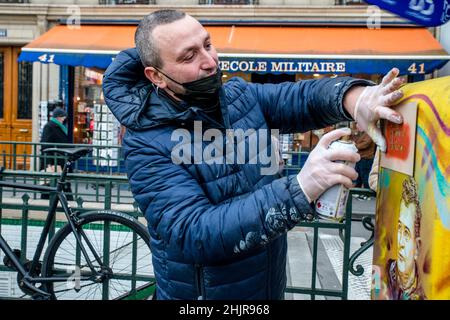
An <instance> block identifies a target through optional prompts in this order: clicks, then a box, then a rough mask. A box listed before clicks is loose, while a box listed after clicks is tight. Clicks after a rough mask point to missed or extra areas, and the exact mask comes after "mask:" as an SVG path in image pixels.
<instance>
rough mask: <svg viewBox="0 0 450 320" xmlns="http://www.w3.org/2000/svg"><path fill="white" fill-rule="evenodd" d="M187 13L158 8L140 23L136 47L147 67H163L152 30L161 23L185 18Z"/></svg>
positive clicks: (135, 38)
mask: <svg viewBox="0 0 450 320" xmlns="http://www.w3.org/2000/svg"><path fill="white" fill-rule="evenodd" d="M185 16H186V14H185V13H184V12H182V11H178V10H158V11H155V12H152V13H150V14H149V15H147V16H145V17H144V18H143V19H142V20H141V22H140V23H139V26H138V28H137V29H136V33H135V35H134V42H135V44H136V49H137V51H138V53H139V56H140V57H141V61H142V64H143V65H144V66H145V67H149V66H153V67H157V68H162V66H163V62H162V60H161V57H160V55H159V48H158V46H157V44H156V43H155V41H154V39H153V36H152V32H153V30H154V29H155V28H156V27H157V26H160V25H164V24H169V23H172V22H174V21H177V20H180V19H183V18H184V17H185Z"/></svg>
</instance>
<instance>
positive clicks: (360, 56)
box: [22, 48, 450, 60]
mask: <svg viewBox="0 0 450 320" xmlns="http://www.w3.org/2000/svg"><path fill="white" fill-rule="evenodd" d="M22 51H23V52H42V53H47V54H51V53H79V54H109V55H117V54H118V53H119V52H120V51H118V50H79V49H50V48H23V49H22ZM219 57H222V58H262V59H355V60H365V59H371V60H388V59H394V60H411V59H415V60H450V55H363V54H356V55H352V54H349V55H345V54H317V55H315V54H266V53H219Z"/></svg>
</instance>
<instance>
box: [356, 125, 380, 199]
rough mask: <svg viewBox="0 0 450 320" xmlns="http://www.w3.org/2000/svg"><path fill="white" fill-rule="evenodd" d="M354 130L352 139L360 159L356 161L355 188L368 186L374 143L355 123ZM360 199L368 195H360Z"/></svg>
mask: <svg viewBox="0 0 450 320" xmlns="http://www.w3.org/2000/svg"><path fill="white" fill-rule="evenodd" d="M355 129H356V130H355V131H353V135H352V140H353V142H355V145H356V148H357V149H358V153H359V155H360V156H361V161H359V162H357V163H356V167H355V169H356V172H357V173H358V178H357V179H356V182H355V187H356V188H366V189H368V188H370V186H369V173H370V170H371V168H372V164H373V159H374V154H375V149H376V145H375V142H373V140H372V138H370V136H369V135H368V134H367V133H366V132H364V131H363V130H362V129H361V128H360V127H359V126H358V124H357V123H356V125H355ZM359 198H360V199H363V200H367V199H368V197H367V196H365V195H361V196H360V197H359Z"/></svg>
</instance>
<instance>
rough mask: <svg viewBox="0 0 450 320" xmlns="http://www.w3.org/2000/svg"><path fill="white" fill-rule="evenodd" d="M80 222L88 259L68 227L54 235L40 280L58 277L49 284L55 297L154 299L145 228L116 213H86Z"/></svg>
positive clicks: (80, 232)
mask: <svg viewBox="0 0 450 320" xmlns="http://www.w3.org/2000/svg"><path fill="white" fill-rule="evenodd" d="M79 219H80V221H81V223H80V224H79V225H78V227H77V230H78V234H79V235H80V237H81V239H82V241H81V242H82V244H83V246H84V248H85V250H86V253H87V257H88V258H86V256H85V255H84V254H83V252H82V251H81V250H80V245H79V244H78V243H77V241H76V239H75V235H74V233H73V231H72V229H71V228H70V226H69V225H65V226H64V227H63V228H61V229H60V230H59V231H58V232H57V233H56V234H55V236H54V237H53V239H52V241H51V242H50V244H49V246H48V249H47V250H46V252H45V256H44V261H43V269H42V276H43V277H46V278H49V277H58V278H59V279H55V281H53V282H47V283H46V284H45V286H46V288H47V291H48V292H49V293H50V294H51V295H52V298H54V299H69V300H78V299H84V300H99V299H103V300H114V299H147V298H148V297H149V296H151V294H153V291H154V284H155V283H154V277H153V268H152V263H151V252H150V236H149V234H148V232H147V230H146V228H145V227H144V226H143V225H142V224H141V223H139V222H138V221H137V220H136V219H134V218H133V217H131V216H129V215H126V214H124V213H120V212H113V211H97V212H87V213H84V214H81V215H80V216H79ZM88 261H90V262H91V266H93V268H94V271H93V270H92V268H91V267H90V266H89V264H88Z"/></svg>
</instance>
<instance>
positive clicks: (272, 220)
mask: <svg viewBox="0 0 450 320" xmlns="http://www.w3.org/2000/svg"><path fill="white" fill-rule="evenodd" d="M127 153H128V154H127V156H126V159H127V162H126V163H127V170H128V177H129V181H130V185H131V188H132V192H133V194H134V196H135V199H136V201H137V202H138V204H139V207H140V209H141V210H142V212H144V213H145V216H146V218H147V221H148V223H149V230H150V233H151V235H152V237H153V238H154V239H159V240H160V241H163V242H164V247H165V250H166V252H167V253H168V255H171V256H172V257H173V256H176V257H183V258H182V259H183V261H184V262H188V263H197V264H203V265H208V264H214V263H220V262H222V261H227V260H228V261H229V260H230V259H233V257H236V256H237V255H241V254H245V253H246V252H248V251H249V250H253V249H256V248H260V247H262V246H264V245H266V244H267V243H269V242H270V241H272V240H274V239H275V238H277V237H279V236H280V235H282V234H285V233H286V232H287V231H288V230H290V229H292V228H293V227H294V226H295V225H296V224H297V223H298V222H299V221H301V220H305V219H306V218H307V217H308V218H309V217H311V215H312V214H313V211H312V208H311V206H310V204H309V203H308V201H307V200H306V198H305V195H304V194H303V192H302V191H301V188H300V187H299V184H298V182H297V179H296V177H295V175H293V176H289V177H283V178H280V179H277V180H274V181H273V182H272V183H270V184H267V185H265V186H263V187H261V188H260V189H258V190H256V191H254V192H252V193H250V194H246V195H245V196H241V197H235V198H233V199H230V200H228V201H225V202H222V203H219V204H213V203H211V202H210V201H209V199H208V197H207V196H206V195H205V193H204V191H203V189H202V187H201V185H200V184H199V182H198V181H197V180H196V179H195V178H194V177H193V176H192V175H191V173H190V172H189V171H188V170H187V168H186V167H185V166H183V165H176V164H174V163H173V162H172V160H171V159H170V158H169V157H167V156H165V155H163V154H161V152H158V151H156V150H155V149H154V148H152V147H140V148H135V149H134V150H132V151H130V152H127Z"/></svg>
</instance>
